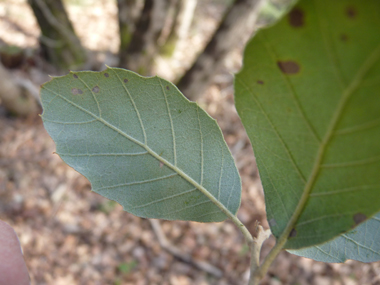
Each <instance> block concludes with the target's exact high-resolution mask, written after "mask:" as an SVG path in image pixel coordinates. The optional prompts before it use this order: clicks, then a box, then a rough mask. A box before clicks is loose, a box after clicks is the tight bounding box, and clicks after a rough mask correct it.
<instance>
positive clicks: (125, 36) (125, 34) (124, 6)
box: [117, 0, 139, 57]
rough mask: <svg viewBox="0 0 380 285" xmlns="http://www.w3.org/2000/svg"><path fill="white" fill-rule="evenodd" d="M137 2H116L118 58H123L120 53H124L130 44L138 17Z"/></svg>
mask: <svg viewBox="0 0 380 285" xmlns="http://www.w3.org/2000/svg"><path fill="white" fill-rule="evenodd" d="M137 4H138V3H137V0H117V8H118V18H119V36H120V47H119V51H120V55H119V56H120V57H122V56H123V57H125V55H122V54H121V53H126V52H127V48H128V46H129V44H130V42H131V39H132V34H133V31H134V29H135V21H136V19H137V17H138V13H139V9H138V5H137Z"/></svg>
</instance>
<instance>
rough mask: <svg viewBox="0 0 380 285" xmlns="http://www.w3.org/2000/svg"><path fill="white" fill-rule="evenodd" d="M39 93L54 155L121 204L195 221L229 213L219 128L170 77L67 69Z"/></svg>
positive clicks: (234, 199) (228, 174) (229, 177)
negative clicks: (69, 70) (51, 139)
mask: <svg viewBox="0 0 380 285" xmlns="http://www.w3.org/2000/svg"><path fill="white" fill-rule="evenodd" d="M41 99H42V104H43V109H44V112H43V115H42V119H43V122H44V126H45V128H46V130H47V131H48V133H49V134H50V136H51V137H52V138H53V140H54V141H55V143H56V146H57V154H58V155H59V156H60V157H61V158H62V159H63V160H64V161H65V162H66V163H67V164H68V165H70V166H71V167H73V168H74V169H75V170H77V171H78V172H80V173H82V174H83V175H84V176H86V177H87V178H88V179H89V180H90V182H91V184H92V190H93V191H95V192H97V193H99V194H101V195H102V196H104V197H107V198H109V199H111V200H114V201H116V202H118V203H119V204H121V205H122V206H123V207H124V209H125V210H126V211H128V212H130V213H132V214H134V215H136V216H140V217H144V218H157V219H158V218H160V219H167V220H191V221H198V222H219V221H223V220H225V219H226V217H227V216H228V215H229V216H230V217H231V215H232V216H233V215H235V214H236V212H237V210H238V208H239V205H240V195H241V182H240V177H239V174H238V171H237V169H236V166H235V163H234V160H233V158H232V156H231V153H230V151H229V149H228V147H227V145H226V143H225V141H224V139H223V136H222V133H221V131H220V128H219V127H218V125H217V124H216V121H215V120H213V119H212V118H211V117H210V116H208V115H207V113H206V112H205V111H203V110H202V109H201V108H200V107H199V106H198V105H197V104H196V103H193V102H190V101H188V100H187V99H186V98H185V97H184V96H183V95H182V94H181V93H180V92H179V91H178V89H177V88H176V87H175V86H174V85H173V84H171V83H170V82H168V81H166V80H164V79H161V78H159V77H151V78H145V77H141V76H139V75H138V74H136V73H134V72H131V71H127V70H123V69H118V68H108V69H107V70H105V71H103V72H90V71H85V72H71V73H70V74H68V75H66V76H62V77H56V78H53V79H52V80H51V81H50V82H48V83H46V84H44V85H43V86H42V88H41ZM226 215H227V216H226Z"/></svg>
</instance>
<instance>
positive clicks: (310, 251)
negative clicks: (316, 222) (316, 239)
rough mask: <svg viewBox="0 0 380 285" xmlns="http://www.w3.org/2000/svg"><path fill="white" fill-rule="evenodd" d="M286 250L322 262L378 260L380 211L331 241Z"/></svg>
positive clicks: (379, 251)
mask: <svg viewBox="0 0 380 285" xmlns="http://www.w3.org/2000/svg"><path fill="white" fill-rule="evenodd" d="M288 251H289V252H290V253H293V254H296V255H299V256H304V257H308V258H312V259H314V260H317V261H323V262H345V261H346V260H347V259H354V260H358V261H361V262H374V261H378V260H380V212H379V213H377V214H376V215H375V216H374V217H372V219H369V220H367V221H366V222H365V223H362V224H360V225H359V226H358V227H357V228H355V229H354V230H352V231H349V232H348V233H345V234H342V235H340V236H338V237H336V238H335V239H333V240H332V241H329V242H327V243H324V244H321V245H317V246H313V247H306V248H301V249H298V250H288Z"/></svg>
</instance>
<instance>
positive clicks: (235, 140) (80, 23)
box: [0, 0, 380, 285]
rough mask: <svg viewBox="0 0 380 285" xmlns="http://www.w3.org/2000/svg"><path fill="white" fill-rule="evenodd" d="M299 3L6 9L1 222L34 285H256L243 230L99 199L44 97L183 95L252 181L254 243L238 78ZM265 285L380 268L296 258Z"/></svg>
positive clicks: (52, 2) (2, 21)
mask: <svg viewBox="0 0 380 285" xmlns="http://www.w3.org/2000/svg"><path fill="white" fill-rule="evenodd" d="M291 2H292V1H290V0H286V1H284V0H282V1H281V0H271V1H269V0H268V1H265V0H264V1H257V0H235V1H233V0H202V1H200V0H198V1H197V0H156V1H153V0H145V1H143V0H118V1H116V0H62V1H61V0H29V1H26V0H0V61H1V64H0V219H2V220H4V221H6V222H8V223H9V224H10V225H11V226H13V227H14V229H15V230H16V232H17V234H18V236H19V238H20V242H21V246H22V248H23V251H24V256H25V260H26V263H27V266H28V269H29V273H30V277H31V281H32V284H115V285H116V284H141V285H143V284H173V285H176V284H179V285H182V284H183V285H186V284H246V282H247V280H248V274H249V272H248V267H249V257H248V248H247V247H246V246H245V245H244V239H243V236H242V235H241V234H240V232H239V231H238V230H237V229H236V228H235V226H234V225H233V224H232V223H231V222H229V221H227V222H224V223H210V224H201V223H194V222H182V221H174V222H169V221H159V222H158V223H157V222H154V223H151V222H150V221H148V220H146V219H142V218H138V217H135V216H133V215H131V214H129V213H126V212H123V211H122V207H121V206H119V205H118V204H117V203H115V202H112V201H109V200H106V199H105V198H103V197H101V196H99V195H98V194H96V193H91V191H90V190H91V185H90V184H89V182H88V181H87V179H86V178H84V177H83V176H81V175H80V174H78V173H77V172H75V171H74V170H73V169H71V168H70V167H68V166H67V165H66V164H64V163H63V162H62V161H61V159H60V158H59V157H58V156H57V155H55V154H54V151H55V146H54V143H53V141H52V140H51V139H50V137H49V136H48V134H47V133H46V131H45V130H44V128H43V125H42V121H41V119H40V117H39V115H38V114H40V113H41V107H40V101H39V86H40V85H41V84H43V83H44V82H46V81H48V80H50V77H49V76H57V75H63V74H66V73H68V71H69V70H102V69H104V68H105V66H106V65H109V66H116V67H122V68H128V69H130V70H133V71H136V72H138V73H140V74H143V75H146V76H150V75H159V76H161V77H163V78H165V79H168V80H171V81H173V82H174V83H176V84H177V85H178V87H179V88H180V90H181V91H182V92H183V93H184V95H185V96H187V97H188V98H189V99H191V100H196V101H197V102H198V103H199V104H200V105H201V106H202V107H203V108H204V109H205V110H206V111H207V112H208V113H209V114H210V115H211V116H212V117H213V118H215V119H216V120H217V121H218V123H219V125H220V127H221V129H222V131H223V134H224V137H225V139H226V141H227V143H228V145H229V147H230V149H231V152H232V154H233V156H234V158H235V161H236V164H237V166H238V169H239V172H240V175H241V177H242V184H243V193H242V204H241V208H240V210H239V212H238V217H239V219H240V220H241V221H242V222H243V223H244V224H245V225H246V226H247V228H248V229H249V230H250V231H251V232H252V233H254V232H255V223H256V221H259V222H260V223H261V224H262V225H263V226H264V227H265V228H268V224H267V222H266V217H265V206H264V195H263V190H262V187H261V183H260V178H259V175H258V172H257V168H256V164H255V158H254V155H253V151H252V148H251V146H250V143H249V140H248V138H247V136H246V134H245V131H244V129H243V127H242V124H241V123H240V121H239V118H238V115H237V113H236V110H235V107H234V101H233V100H234V98H233V74H234V73H236V72H237V71H238V70H239V69H240V68H241V66H242V53H243V51H244V46H245V44H246V43H247V41H248V40H249V38H250V37H251V36H253V35H254V33H255V32H256V30H257V29H258V28H260V27H263V26H266V25H269V24H271V23H273V22H274V21H275V20H276V19H277V18H278V17H279V16H280V15H281V14H282V13H283V12H284V11H285V10H286V9H287V8H288V7H289V5H290V3H291ZM274 242H275V241H274V238H273V237H271V238H270V239H269V240H268V241H267V242H266V243H265V244H264V247H263V250H262V254H263V255H266V254H267V253H268V251H269V250H270V248H271V247H272V246H273V245H274ZM262 284H273V285H275V284H294V285H296V284H315V285H346V284H347V285H351V284H380V263H379V262H377V263H372V264H363V263H359V262H354V261H348V262H346V263H345V264H325V263H321V262H316V261H313V260H310V259H306V258H301V257H297V256H293V255H291V254H289V253H287V252H283V253H281V254H280V255H279V256H278V258H277V259H276V261H275V262H274V263H273V264H272V267H271V269H270V270H269V274H268V275H267V276H266V277H265V279H264V280H263V282H262ZM5 285H8V284H5ZM9 285H12V284H9Z"/></svg>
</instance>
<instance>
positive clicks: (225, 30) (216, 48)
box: [177, 0, 264, 100]
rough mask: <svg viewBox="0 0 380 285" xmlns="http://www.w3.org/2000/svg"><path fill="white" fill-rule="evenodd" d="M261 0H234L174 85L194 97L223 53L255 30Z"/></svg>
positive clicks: (243, 41)
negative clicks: (191, 63) (203, 47)
mask: <svg viewBox="0 0 380 285" xmlns="http://www.w3.org/2000/svg"><path fill="white" fill-rule="evenodd" d="M263 2H264V1H263V0H235V2H234V3H233V4H232V6H230V8H229V9H228V10H227V12H226V14H225V15H224V18H223V20H222V22H221V23H220V25H219V27H218V29H217V30H216V32H215V33H214V35H213V37H212V38H211V40H210V42H209V43H208V44H207V46H206V48H205V49H204V50H203V52H202V53H201V54H200V55H199V56H198V58H197V59H196V61H195V62H194V64H193V65H192V67H191V68H190V69H189V70H188V71H187V72H186V73H185V74H184V76H183V77H182V78H181V79H180V80H179V82H178V84H177V86H178V88H179V89H180V90H181V91H182V93H183V94H184V95H185V96H186V97H187V98H189V99H191V100H196V99H197V98H199V97H200V96H201V95H202V94H203V93H204V91H205V89H206V88H207V87H208V86H209V84H210V83H211V81H212V79H213V77H214V75H215V74H216V72H217V71H218V70H219V68H220V66H221V65H222V64H223V61H224V59H225V57H226V55H227V54H228V53H229V51H231V50H232V49H233V48H234V47H236V46H237V45H239V44H241V43H244V44H245V43H246V42H247V41H248V39H249V38H250V36H251V35H252V33H253V32H254V31H255V29H256V25H255V24H256V21H257V18H258V14H259V12H260V8H261V6H262V4H263Z"/></svg>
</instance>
